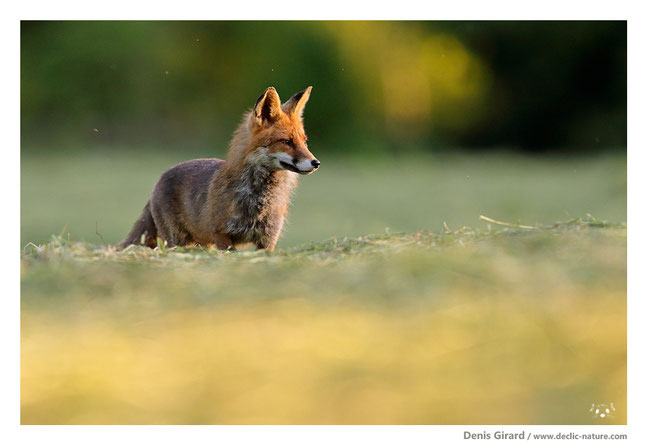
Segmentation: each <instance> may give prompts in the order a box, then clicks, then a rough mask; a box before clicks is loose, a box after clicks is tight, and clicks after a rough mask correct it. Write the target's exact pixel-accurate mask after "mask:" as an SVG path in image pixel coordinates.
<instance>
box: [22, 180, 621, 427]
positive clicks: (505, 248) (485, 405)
mask: <svg viewBox="0 0 648 446" xmlns="http://www.w3.org/2000/svg"><path fill="white" fill-rule="evenodd" d="M134 170H135V169H133V171H134ZM437 172H440V170H439V171H437ZM350 174H351V172H350ZM565 175H567V174H565ZM519 176H520V177H521V176H522V175H521V174H520V175H519ZM316 178H317V177H315V176H314V177H312V180H313V183H314V182H315V181H316ZM339 178H341V179H342V178H344V176H343V175H341V174H340V177H339ZM443 178H447V177H443ZM310 180H311V178H306V180H305V181H304V183H305V184H307V183H308V182H309V181H310ZM405 181H412V182H413V183H415V182H417V181H421V182H423V180H422V179H418V180H417V179H406V180H405ZM434 181H435V180H433V179H429V184H433V182H434ZM439 184H442V182H440V183H439ZM503 184H504V182H502V187H503ZM591 186H594V185H591ZM312 187H313V189H314V190H316V185H313V186H312ZM446 187H447V186H446ZM547 187H548V188H550V189H553V188H555V189H556V192H558V189H559V188H558V186H556V185H553V184H549V185H548V186H547ZM460 189H461V188H460ZM461 190H462V191H463V192H464V193H465V191H466V189H461ZM79 193H85V192H81V191H80V192H79ZM445 193H446V194H447V193H450V192H449V191H446V192H445ZM394 195H395V193H394ZM440 195H443V194H441V193H440ZM559 195H560V194H558V193H557V196H559ZM321 196H322V197H324V194H322V195H321ZM419 198H420V199H421V200H424V198H425V197H423V196H420V197H419ZM392 199H395V198H394V197H392ZM302 200H303V198H302ZM448 200H449V199H448ZM493 202H494V199H493ZM327 203H328V201H327ZM301 204H302V205H307V201H306V200H304V201H302V203H301ZM556 212H559V209H558V208H556ZM394 213H396V211H395V210H394ZM449 214H450V212H449ZM21 271H22V310H21V318H22V321H21V326H22V342H21V344H22V345H21V354H22V359H21V375H22V379H21V403H22V404H21V406H22V407H21V413H22V423H23V424H41V423H45V424H49V423H55V424H56V423H69V424H84V423H92V424H104V423H108V424H109V423H118V424H122V423H123V424H130V423H145V424H160V423H181V424H209V423H224V424H247V423H270V424H275V423H277V424H281V423H307V424H322V423H332V424H347V423H352V424H357V423H360V424H364V423H367V424H372V423H389V424H411V423H413V424H590V423H591V424H596V423H601V422H605V423H625V422H626V230H625V225H623V224H609V223H605V222H601V221H599V220H596V219H594V218H590V217H588V218H585V219H574V220H571V221H569V222H566V223H562V224H555V225H549V226H540V227H536V228H534V229H520V228H508V227H502V226H497V225H492V226H490V225H486V224H484V225H483V229H470V228H463V229H459V230H451V231H435V232H429V231H418V232H414V233H398V234H396V233H390V234H386V233H384V232H383V233H382V235H375V236H363V237H353V238H339V239H336V238H328V239H327V240H326V241H323V242H319V243H307V244H304V245H301V246H298V247H293V248H288V249H286V248H283V249H279V250H278V251H277V252H276V253H275V254H273V255H267V254H265V253H263V252H250V251H243V252H236V253H226V252H217V251H212V250H205V249H201V248H189V249H187V248H177V249H156V250H149V249H147V248H134V247H133V248H130V249H128V250H126V251H124V252H115V251H114V250H113V249H112V248H106V247H102V246H93V245H90V244H87V243H81V242H75V241H68V240H67V239H66V238H62V237H55V238H54V239H52V240H51V241H50V242H49V243H48V244H45V245H42V246H38V247H37V246H33V245H30V246H28V247H27V248H26V249H25V250H24V253H23V255H22V268H21ZM607 402H613V403H614V404H615V407H616V408H617V413H616V418H614V419H607V420H600V419H599V420H597V419H594V418H592V417H591V415H590V413H589V412H588V410H589V408H590V407H591V405H592V403H607Z"/></svg>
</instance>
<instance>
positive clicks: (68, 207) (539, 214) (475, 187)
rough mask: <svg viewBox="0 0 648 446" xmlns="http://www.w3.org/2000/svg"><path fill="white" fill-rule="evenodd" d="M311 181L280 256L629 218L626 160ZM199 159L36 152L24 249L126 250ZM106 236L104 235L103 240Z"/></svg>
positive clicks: (427, 162)
mask: <svg viewBox="0 0 648 446" xmlns="http://www.w3.org/2000/svg"><path fill="white" fill-rule="evenodd" d="M313 150H314V151H315V153H317V155H318V157H319V158H320V160H322V168H321V169H320V170H319V171H318V172H317V173H315V174H314V175H310V176H308V177H304V178H301V181H300V185H299V188H298V189H297V193H296V196H295V199H294V201H293V206H292V209H291V217H290V221H289V224H288V225H287V227H286V229H285V231H284V234H283V237H282V239H281V240H280V241H279V246H280V247H291V246H296V245H299V244H302V243H306V242H309V241H311V240H323V239H327V238H330V237H337V238H338V239H343V238H344V237H358V236H363V235H365V234H372V233H374V234H375V233H382V232H384V231H385V228H389V230H391V231H392V232H399V231H402V232H415V231H419V230H423V229H426V230H432V231H440V230H442V229H444V226H443V223H444V222H446V224H447V226H448V227H449V228H451V229H456V228H458V227H460V226H464V225H471V226H480V225H481V227H484V224H483V223H482V222H480V221H479V220H478V217H479V215H486V216H489V217H492V218H495V219H498V220H505V221H513V222H521V223H524V224H530V225H534V224H536V223H538V222H540V223H542V222H548V221H558V220H568V219H570V218H573V217H578V216H581V215H585V214H587V213H591V214H592V215H596V216H598V217H599V218H604V219H608V220H611V221H621V222H623V221H625V220H626V171H625V169H626V164H625V163H626V162H625V157H623V156H612V155H610V156H601V157H596V158H565V159H561V158H556V157H546V158H537V159H536V158H531V157H523V156H514V155H507V154H496V155H481V156H476V155H462V154H457V155H454V156H438V157H434V156H419V157H416V158H413V157H411V156H410V157H404V158H394V159H386V158H382V159H378V160H376V159H375V157H373V156H371V157H369V156H368V157H367V158H366V159H364V158H354V159H346V160H345V159H329V158H328V157H327V156H326V150H325V148H315V147H314V148H313ZM205 156H207V157H208V156H222V153H213V152H210V151H205V152H201V153H194V154H191V155H186V154H185V155H182V154H178V155H175V154H170V153H155V152H151V151H143V152H142V151H140V150H137V149H134V148H132V149H130V150H125V149H124V150H118V151H111V150H109V149H107V148H106V149H102V150H100V149H95V151H94V152H78V153H76V154H74V155H67V156H49V155H48V154H43V155H41V156H37V155H34V154H33V152H29V154H27V155H24V156H23V158H22V165H21V174H22V175H21V243H22V245H21V247H22V246H25V245H26V244H27V243H28V242H33V243H36V244H40V243H44V242H46V241H48V240H49V239H50V237H51V235H52V234H60V233H61V234H63V235H66V236H67V234H68V233H69V234H71V237H72V239H73V240H77V241H86V242H90V243H102V239H103V240H105V243H109V244H114V243H116V242H118V241H120V240H121V239H122V238H124V237H125V235H126V234H127V233H128V232H129V230H130V228H131V225H132V224H133V222H134V221H135V219H136V218H137V217H138V216H139V214H140V212H141V210H142V207H143V206H144V204H145V203H146V200H147V199H148V198H149V195H150V193H151V190H152V188H153V185H154V184H155V182H156V181H157V179H158V178H159V176H160V174H161V173H162V172H163V171H164V170H165V169H166V168H168V167H170V166H171V165H173V164H175V163H178V162H181V161H184V160H186V159H188V158H192V157H205ZM97 232H98V233H99V234H100V235H97Z"/></svg>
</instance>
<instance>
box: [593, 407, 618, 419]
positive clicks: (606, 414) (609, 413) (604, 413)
mask: <svg viewBox="0 0 648 446" xmlns="http://www.w3.org/2000/svg"><path fill="white" fill-rule="evenodd" d="M589 412H590V414H592V418H598V419H601V418H614V416H615V413H616V408H615V407H614V403H599V404H596V403H592V407H590V410H589Z"/></svg>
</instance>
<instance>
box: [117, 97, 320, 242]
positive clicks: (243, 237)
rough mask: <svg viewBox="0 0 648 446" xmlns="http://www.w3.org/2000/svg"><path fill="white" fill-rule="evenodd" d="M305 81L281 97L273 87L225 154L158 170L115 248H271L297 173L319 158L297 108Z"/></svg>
mask: <svg viewBox="0 0 648 446" xmlns="http://www.w3.org/2000/svg"><path fill="white" fill-rule="evenodd" d="M310 92H311V87H308V88H307V89H306V90H304V91H301V92H299V93H296V94H295V95H294V96H292V97H291V98H290V99H289V100H288V101H287V102H285V103H284V104H282V103H281V100H280V99H279V95H278V94H277V92H276V90H275V89H274V88H273V87H269V88H268V89H266V91H265V92H264V93H263V94H262V95H261V96H260V97H259V99H258V100H257V102H256V104H255V105H254V108H253V109H252V110H251V111H249V112H247V113H246V114H245V115H244V117H243V121H242V123H241V125H240V126H239V127H238V129H237V130H236V131H235V132H234V136H233V138H232V141H231V143H230V147H229V151H228V153H227V158H226V159H225V160H221V159H217V158H209V159H195V160H191V161H186V162H184V163H180V164H178V165H176V166H173V167H171V168H170V169H169V170H167V171H166V172H164V173H163V174H162V176H161V177H160V179H159V180H158V182H157V183H156V185H155V187H154V188H153V193H152V194H151V198H150V200H149V201H148V203H146V206H145V207H144V211H143V212H142V215H141V216H140V218H139V219H138V220H137V221H136V222H135V225H134V226H133V229H132V230H131V232H130V234H129V235H128V237H126V239H125V240H124V241H122V242H121V243H120V244H119V247H121V248H125V247H126V246H128V245H131V244H136V245H137V244H142V245H146V246H149V247H151V248H153V247H155V246H157V238H158V237H159V238H161V239H162V240H163V241H165V242H166V243H167V244H168V245H190V244H200V245H203V246H211V245H215V246H216V247H217V248H219V249H230V250H231V249H235V248H237V247H242V246H246V245H249V244H254V245H255V246H256V247H257V249H267V250H268V251H273V250H274V248H275V245H276V243H277V240H278V239H279V236H280V235H281V230H282V228H283V224H284V220H285V218H286V216H287V213H288V206H289V205H290V196H291V193H292V191H293V189H294V187H295V186H296V184H297V177H298V174H302V175H306V174H309V173H312V172H314V171H315V170H316V169H317V168H318V167H319V164H320V162H319V161H318V160H317V159H315V157H314V156H313V154H311V152H310V151H309V150H308V146H307V145H306V134H305V133H304V125H303V118H302V116H303V111H304V107H305V105H306V102H307V101H308V98H309V96H310Z"/></svg>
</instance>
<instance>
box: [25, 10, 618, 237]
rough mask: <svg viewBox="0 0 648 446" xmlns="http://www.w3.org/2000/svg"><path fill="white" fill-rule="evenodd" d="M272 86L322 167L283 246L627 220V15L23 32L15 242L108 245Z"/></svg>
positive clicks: (213, 152) (57, 26)
mask: <svg viewBox="0 0 648 446" xmlns="http://www.w3.org/2000/svg"><path fill="white" fill-rule="evenodd" d="M269 85H273V86H275V87H276V88H277V89H278V91H279V94H280V95H281V96H282V97H283V99H284V100H285V99H287V98H288V97H289V96H290V95H292V94H293V93H294V92H296V91H298V90H301V89H303V88H304V87H306V86H307V85H312V86H313V94H312V96H311V100H310V102H309V104H308V107H307V110H306V115H305V120H306V130H307V133H308V135H309V141H310V148H311V150H312V151H313V153H314V154H315V155H316V156H317V157H318V158H319V159H320V160H321V161H322V169H321V170H320V171H319V172H318V173H317V174H316V175H313V176H310V177H308V178H303V179H302V181H301V187H300V188H299V190H298V193H297V196H296V200H295V204H294V207H293V213H292V217H291V223H290V225H289V226H288V228H287V230H286V232H285V234H284V237H283V238H282V241H281V242H280V245H279V246H282V245H283V246H288V245H293V244H296V243H300V242H305V241H308V240H319V239H322V238H327V237H331V236H337V237H342V236H346V235H360V234H366V233H371V232H382V231H384V230H385V228H386V227H389V228H390V229H391V230H394V231H401V230H402V231H408V230H417V229H421V228H427V229H432V230H436V229H439V228H441V226H442V224H443V222H444V221H445V222H446V223H447V224H448V225H453V226H461V225H474V224H476V223H477V221H478V220H477V217H478V216H479V214H486V215H489V216H492V217H493V218H501V219H512V220H514V221H518V220H524V221H525V222H528V223H535V222H550V221H555V220H558V219H564V218H568V217H571V216H579V215H584V214H585V213H588V212H589V213H592V214H594V215H596V216H598V217H600V218H606V219H610V220H614V221H624V220H625V206H626V203H625V199H626V194H625V188H626V182H625V181H626V180H625V145H626V23H625V22H355V21H348V22H309V21H305V22H237V21H231V22H213V21H209V22H207V21H204V22H152V21H149V22H134V21H121V22H114V21H112V22H111V21H102V22H92V21H80V22H64V21H60V22H22V26H21V98H22V99H21V100H22V104H21V135H22V166H21V173H22V184H21V187H22V191H21V199H22V211H21V212H22V234H21V243H23V246H24V244H26V243H27V242H30V241H31V242H35V243H41V242H44V241H46V240H48V239H49V237H50V236H51V234H58V233H60V232H64V233H67V232H69V233H70V234H71V237H72V238H73V239H76V240H86V241H92V242H97V243H99V242H101V239H102V238H103V240H105V242H106V243H115V242H117V241H119V240H120V239H121V238H123V237H124V235H125V234H126V233H127V232H128V230H129V229H130V225H131V224H132V222H133V221H134V219H135V218H136V217H137V216H138V215H139V212H140V210H141V208H142V206H143V205H144V203H145V202H146V199H147V197H148V196H149V194H150V191H151V189H152V187H153V184H154V183H155V181H156V180H157V178H158V177H159V175H160V173H161V172H162V171H163V170H164V169H166V168H168V167H170V166H171V165H173V164H175V163H177V162H181V161H184V160H186V159H190V158H196V157H223V156H224V155H225V153H226V145H227V141H228V140H229V138H230V135H231V133H232V131H233V129H234V128H235V127H236V125H237V124H238V122H239V120H240V117H241V115H242V113H243V112H244V111H245V110H246V109H248V108H250V107H251V105H253V103H254V101H255V100H256V98H257V97H258V95H259V94H260V93H261V92H262V91H263V89H265V88H266V87H267V86H269ZM97 232H99V234H100V235H101V237H99V236H98V235H97V234H96V233H97Z"/></svg>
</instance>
